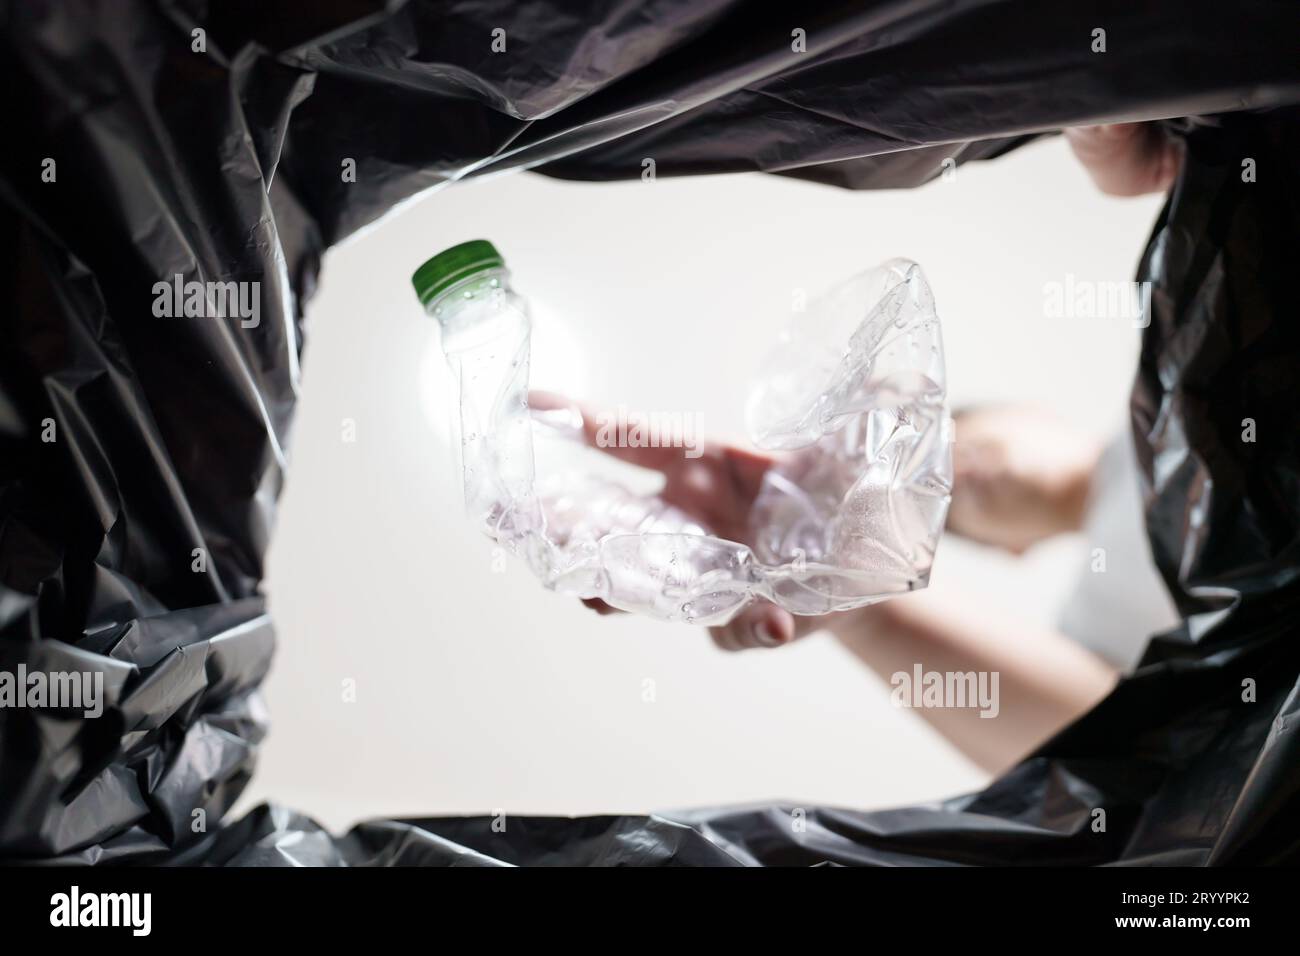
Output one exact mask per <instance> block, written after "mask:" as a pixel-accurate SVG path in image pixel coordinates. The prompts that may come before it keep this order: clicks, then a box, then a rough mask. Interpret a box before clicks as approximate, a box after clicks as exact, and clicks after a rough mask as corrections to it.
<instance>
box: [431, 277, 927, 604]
mask: <svg viewBox="0 0 1300 956" xmlns="http://www.w3.org/2000/svg"><path fill="white" fill-rule="evenodd" d="M431 311H432V312H433V314H434V315H435V316H436V317H438V319H439V322H440V328H441V336H440V341H441V346H442V350H443V353H444V355H445V356H446V358H447V361H448V364H449V365H450V366H451V368H452V371H453V373H454V375H455V378H456V381H457V382H458V386H457V389H456V395H457V401H458V402H459V405H460V441H461V450H462V454H461V470H462V476H463V482H464V486H465V500H466V503H467V505H468V507H469V510H470V512H471V515H472V516H473V518H474V519H475V520H476V521H477V522H478V523H479V524H480V525H481V526H482V527H483V529H484V530H485V531H486V532H487V533H488V534H489V535H490V536H491V537H492V538H493V539H494V540H496V542H497V543H498V544H500V545H502V546H504V547H506V548H508V549H509V550H510V551H511V552H512V553H514V554H516V555H520V556H522V557H523V558H524V559H525V560H526V561H527V562H528V564H529V566H530V567H531V569H532V571H533V573H534V574H536V575H537V576H538V577H539V578H540V579H541V580H542V582H543V583H544V584H545V585H546V587H548V588H550V589H552V590H555V591H558V592H559V593H562V594H569V595H572V596H575V597H579V598H583V599H592V598H599V599H601V600H603V601H605V602H606V603H607V604H610V605H611V606H613V607H617V608H621V609H622V610H625V611H635V612H639V613H642V614H645V615H648V616H651V617H655V618H658V619H660V620H665V621H682V622H685V623H689V624H700V625H706V626H712V625H718V624H725V623H726V622H728V621H730V620H731V619H732V618H733V617H735V615H736V614H737V613H739V611H740V610H741V609H742V608H744V607H745V606H746V605H747V604H749V603H750V602H752V601H754V600H757V599H760V598H761V599H765V600H768V601H771V602H773V603H775V604H779V605H781V606H782V607H784V608H786V609H787V610H788V611H790V612H792V613H794V614H806V615H811V614H826V613H829V612H832V611H845V610H849V609H851V608H855V607H862V606H864V605H866V604H870V603H872V602H874V601H878V600H881V599H883V598H885V597H888V596H890V595H894V594H904V593H907V592H908V591H913V590H916V589H918V588H921V587H924V586H925V584H926V583H927V582H928V580H929V573H930V565H931V563H932V562H933V559H934V552H935V548H936V547H937V545H938V541H939V536H940V534H941V533H942V531H943V521H944V516H945V515H946V514H947V510H948V500H949V493H950V491H951V488H952V452H951V442H950V435H951V432H950V425H949V419H948V415H947V411H946V406H945V404H944V397H945V391H944V366H943V352H942V341H941V336H940V328H939V317H938V315H937V314H936V313H935V308H934V295H933V293H932V292H931V291H930V286H929V283H927V282H926V280H925V276H924V275H923V274H922V272H921V268H920V266H918V265H917V264H916V263H914V262H908V261H907V260H903V259H897V260H893V261H891V262H888V263H886V264H884V265H882V266H880V267H878V268H875V269H870V270H867V271H866V272H864V273H862V274H861V275H858V276H855V277H853V278H852V279H850V280H848V281H846V282H844V283H842V284H841V285H839V286H838V287H836V288H835V289H833V290H831V291H830V292H829V293H827V294H826V295H825V296H823V297H821V298H819V299H818V300H817V301H815V302H814V303H812V304H811V305H810V306H809V308H808V310H807V312H806V313H804V314H802V315H800V318H799V321H796V322H793V323H791V327H789V328H787V329H786V330H784V332H783V333H782V335H781V340H780V342H779V343H778V345H777V347H776V348H774V349H773V352H772V355H771V356H770V357H769V359H768V360H767V362H766V368H765V370H764V374H763V375H762V376H761V377H760V379H759V380H758V381H757V382H756V383H755V386H754V391H753V394H752V396H751V399H750V405H749V418H750V428H751V431H752V432H753V437H754V440H755V443H756V444H758V445H759V447H761V448H768V449H781V450H784V451H786V452H788V454H785V455H782V456H780V457H776V458H774V459H773V465H772V467H770V468H768V469H767V470H766V471H765V473H764V475H763V478H762V482H761V485H760V487H759V489H758V492H757V494H756V495H755V499H754V501H753V505H752V507H751V509H750V516H749V522H748V523H749V526H750V538H751V539H752V541H753V547H752V548H751V547H750V546H749V545H748V544H744V543H741V542H739V541H731V540H728V539H726V538H722V537H719V536H718V535H716V534H714V533H712V529H709V528H706V527H704V526H702V525H701V524H700V523H699V522H698V521H697V519H696V518H695V517H693V516H692V515H690V514H687V513H686V512H684V511H682V510H681V509H680V508H677V507H675V506H674V505H673V504H672V503H671V502H669V501H666V500H664V499H663V498H661V497H660V495H658V494H650V495H638V494H636V493H634V492H632V491H631V490H629V489H628V488H626V487H624V486H623V485H621V484H619V483H618V482H617V481H613V480H608V479H602V478H601V477H600V476H599V475H598V474H595V473H593V471H592V470H590V468H589V467H586V468H584V467H576V468H570V469H566V470H557V471H555V472H553V473H550V474H538V473H537V457H538V456H537V454H536V452H535V447H534V446H535V444H536V443H537V440H539V439H540V440H542V441H544V440H545V439H546V437H547V436H548V435H550V436H556V437H559V438H560V439H561V440H564V439H567V440H569V441H570V442H574V443H575V444H576V445H577V446H582V445H583V444H584V442H585V441H586V437H585V435H586V429H585V428H584V421H583V412H582V411H581V410H580V409H576V408H569V409H566V408H560V409H554V410H550V411H543V412H534V411H532V410H531V409H530V408H529V406H528V403H527V398H526V395H527V385H528V368H529V359H530V331H529V330H530V324H531V323H530V322H529V318H528V312H527V307H526V305H525V303H524V301H523V300H522V298H521V297H519V296H518V295H517V294H515V293H514V291H513V290H511V289H510V287H509V284H508V280H507V279H505V277H504V275H502V276H501V277H500V278H497V277H492V278H482V279H472V280H467V281H466V282H463V283H461V284H459V285H457V286H453V287H452V288H451V289H450V290H448V291H447V292H446V293H445V294H444V295H443V296H442V297H441V298H440V299H439V300H438V301H437V302H435V303H433V304H432V306H431ZM585 424H586V426H587V427H588V428H591V429H592V430H593V431H595V436H596V444H597V447H599V446H600V445H602V444H609V445H612V446H618V445H619V444H620V442H622V444H624V445H628V444H630V446H631V447H644V446H647V445H648V443H650V442H653V443H654V446H655V447H659V448H673V447H674V445H673V443H674V442H680V441H681V438H682V436H681V435H679V434H674V430H673V428H672V427H671V424H670V423H658V422H655V421H653V420H651V421H648V422H640V421H636V420H634V421H632V422H631V426H632V427H631V428H629V427H628V425H629V423H628V422H627V421H624V422H622V423H621V424H619V423H614V422H606V423H605V424H604V425H602V426H600V427H593V426H596V424H597V423H595V422H588V423H585ZM620 433H621V437H620ZM690 451H691V449H690V448H682V450H681V451H680V452H676V453H675V454H680V455H688V454H689V453H690ZM669 454H674V452H669ZM598 457H599V456H598V455H597V454H595V453H594V452H593V453H592V454H590V455H589V456H588V461H591V459H593V458H598ZM593 464H594V462H593Z"/></svg>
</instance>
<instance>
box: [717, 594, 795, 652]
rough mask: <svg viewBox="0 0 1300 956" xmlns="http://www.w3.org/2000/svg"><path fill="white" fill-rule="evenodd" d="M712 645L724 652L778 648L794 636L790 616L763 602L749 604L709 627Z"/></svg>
mask: <svg viewBox="0 0 1300 956" xmlns="http://www.w3.org/2000/svg"><path fill="white" fill-rule="evenodd" d="M709 636H710V637H712V638H713V643H715V644H717V645H718V647H720V648H722V649H723V650H724V651H743V650H747V649H749V648H751V647H781V646H782V645H784V644H789V643H790V642H791V641H793V640H794V637H795V622H794V615H792V614H791V613H790V612H789V611H787V610H785V609H784V608H781V607H778V606H777V605H775V604H772V603H769V602H767V601H759V602H756V603H754V604H751V605H750V606H749V607H747V608H745V609H744V610H743V611H741V612H740V613H739V614H737V615H736V616H735V617H734V618H733V619H732V620H731V621H730V622H729V623H727V624H724V625H722V626H720V627H711V628H709Z"/></svg>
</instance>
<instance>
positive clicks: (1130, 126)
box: [1065, 123, 1183, 196]
mask: <svg viewBox="0 0 1300 956" xmlns="http://www.w3.org/2000/svg"><path fill="white" fill-rule="evenodd" d="M1065 138H1066V140H1067V141H1068V142H1069V144H1070V147H1071V148H1072V149H1073V150H1074V155H1075V156H1076V157H1077V158H1078V160H1079V162H1081V163H1082V164H1083V166H1084V168H1085V169H1086V170H1088V175H1089V176H1091V177H1092V181H1093V182H1094V183H1096V184H1097V188H1098V189H1100V190H1101V191H1102V192H1104V193H1105V194H1106V195H1108V196H1141V195H1143V194H1144V193H1157V192H1164V191H1165V190H1167V189H1168V188H1169V187H1170V186H1171V185H1173V182H1174V179H1175V178H1176V177H1177V176H1178V169H1179V167H1180V166H1181V165H1182V161H1183V146H1182V143H1181V142H1179V141H1178V140H1176V139H1174V138H1173V137H1171V136H1170V135H1169V134H1168V133H1166V132H1165V131H1164V130H1163V129H1162V128H1161V127H1160V126H1159V124H1156V123H1112V124H1108V125H1105V126H1076V127H1073V128H1071V129H1067V130H1066V131H1065Z"/></svg>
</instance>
